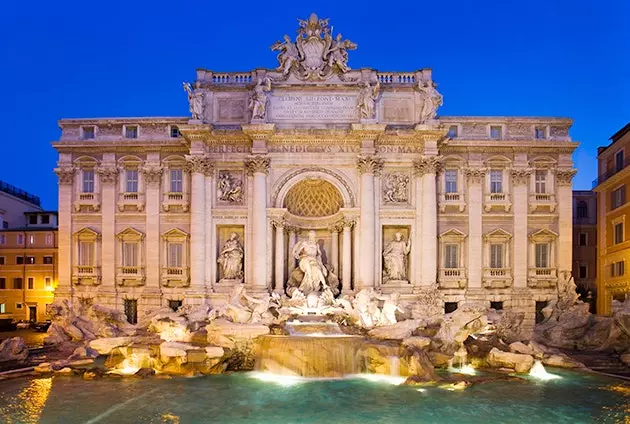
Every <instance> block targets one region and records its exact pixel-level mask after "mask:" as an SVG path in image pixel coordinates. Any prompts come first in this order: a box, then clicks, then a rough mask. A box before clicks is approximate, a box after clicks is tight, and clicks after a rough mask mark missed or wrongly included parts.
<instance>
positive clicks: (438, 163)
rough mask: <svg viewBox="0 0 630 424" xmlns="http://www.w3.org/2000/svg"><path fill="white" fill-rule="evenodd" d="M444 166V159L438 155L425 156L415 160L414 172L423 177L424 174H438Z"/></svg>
mask: <svg viewBox="0 0 630 424" xmlns="http://www.w3.org/2000/svg"><path fill="white" fill-rule="evenodd" d="M441 167H442V159H441V158H439V157H437V156H423V157H422V158H420V159H418V160H415V161H414V162H413V170H414V173H415V174H416V175H417V176H419V177H421V176H423V175H424V174H436V173H437V172H439V170H440V168H441Z"/></svg>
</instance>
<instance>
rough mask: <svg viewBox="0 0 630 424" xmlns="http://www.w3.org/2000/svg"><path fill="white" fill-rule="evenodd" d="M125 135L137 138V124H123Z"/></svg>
mask: <svg viewBox="0 0 630 424" xmlns="http://www.w3.org/2000/svg"><path fill="white" fill-rule="evenodd" d="M125 137H126V138H138V126H137V125H126V126H125Z"/></svg>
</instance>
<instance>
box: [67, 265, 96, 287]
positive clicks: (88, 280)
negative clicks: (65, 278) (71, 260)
mask: <svg viewBox="0 0 630 424" xmlns="http://www.w3.org/2000/svg"><path fill="white" fill-rule="evenodd" d="M72 282H73V283H74V284H77V285H81V286H96V285H99V284H101V267H98V266H92V265H78V266H74V267H73V268H72Z"/></svg>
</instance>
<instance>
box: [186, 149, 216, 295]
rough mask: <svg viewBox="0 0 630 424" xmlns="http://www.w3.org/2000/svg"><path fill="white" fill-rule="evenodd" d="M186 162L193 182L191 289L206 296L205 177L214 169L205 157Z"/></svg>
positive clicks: (199, 156) (192, 156) (192, 158)
mask: <svg viewBox="0 0 630 424" xmlns="http://www.w3.org/2000/svg"><path fill="white" fill-rule="evenodd" d="M186 161H187V169H188V172H190V174H191V180H192V184H191V193H190V253H191V254H190V288H191V289H192V291H193V292H194V294H197V295H205V292H206V290H205V282H206V268H205V261H206V226H205V222H204V221H205V217H206V185H205V175H206V173H208V172H209V171H210V170H211V169H212V164H211V163H210V161H209V159H208V157H207V156H205V155H187V156H186Z"/></svg>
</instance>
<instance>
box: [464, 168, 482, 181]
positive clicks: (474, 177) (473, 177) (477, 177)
mask: <svg viewBox="0 0 630 424" xmlns="http://www.w3.org/2000/svg"><path fill="white" fill-rule="evenodd" d="M486 172H487V169H486V168H466V169H464V176H465V177H466V181H468V182H469V183H470V184H481V183H483V180H484V179H485V178H486Z"/></svg>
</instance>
